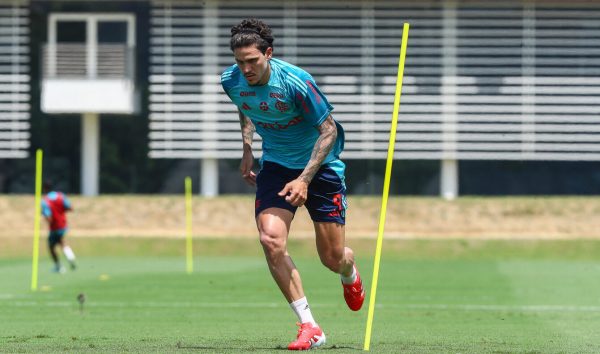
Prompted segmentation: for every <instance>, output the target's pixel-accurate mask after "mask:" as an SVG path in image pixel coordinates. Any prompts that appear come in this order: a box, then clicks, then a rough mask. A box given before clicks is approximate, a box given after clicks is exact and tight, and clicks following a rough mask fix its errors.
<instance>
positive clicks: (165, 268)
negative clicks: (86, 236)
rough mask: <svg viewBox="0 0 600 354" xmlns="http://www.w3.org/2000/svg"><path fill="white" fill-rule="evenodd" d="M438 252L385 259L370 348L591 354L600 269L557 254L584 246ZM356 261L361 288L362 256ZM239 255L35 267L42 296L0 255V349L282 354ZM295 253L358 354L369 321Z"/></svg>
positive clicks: (256, 265) (273, 318) (270, 295)
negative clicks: (192, 267)
mask: <svg viewBox="0 0 600 354" xmlns="http://www.w3.org/2000/svg"><path fill="white" fill-rule="evenodd" d="M145 242H149V241H145ZM440 242H441V243H440V244H436V243H435V242H431V243H425V244H420V245H419V246H418V247H409V246H408V245H404V246H398V249H411V254H409V255H407V254H402V253H395V252H389V253H387V254H386V253H385V250H384V256H383V258H382V264H381V273H380V288H379V291H378V307H377V311H376V313H375V319H374V327H373V338H372V343H371V351H372V352H374V353H399V352H407V353H432V352H435V353H453V352H461V353H492V352H494V353H497V352H500V353H503V352H510V353H531V352H542V353H593V352H600V344H599V343H600V335H599V334H598V333H597V332H598V331H596V330H595V329H597V328H600V313H599V311H598V308H600V299H599V297H598V296H597V294H600V288H599V287H600V286H599V285H598V282H597V279H598V278H599V277H600V262H598V261H596V260H593V259H590V257H589V254H584V256H581V257H579V258H578V256H577V254H576V252H564V249H565V245H567V248H569V247H571V249H579V248H580V247H581V245H572V246H569V244H564V243H562V244H561V247H558V246H556V247H555V246H553V245H541V246H539V247H537V250H536V249H533V250H532V248H531V246H530V245H526V246H524V247H525V249H518V247H517V246H515V245H512V246H511V247H508V246H506V247H504V248H503V247H498V248H497V250H498V251H497V252H495V253H494V252H492V249H493V248H494V247H496V246H498V244H497V243H493V242H492V243H491V244H489V245H486V244H481V243H477V244H476V246H474V247H470V246H469V244H468V243H467V245H466V246H465V244H464V243H462V241H454V242H456V244H454V245H452V244H451V243H448V241H443V242H442V241H440ZM573 242H577V241H573ZM311 246H312V245H306V246H303V247H306V248H307V249H309V248H310V247H311ZM312 247H314V246H312ZM146 249H152V247H149V248H146ZM223 249H226V246H225V245H224V246H223ZM440 249H446V250H452V249H458V250H460V254H453V255H451V256H448V257H444V256H443V254H442V253H440ZM389 250H390V251H391V250H395V248H390V249H389ZM511 250H514V251H511ZM361 251H363V252H362V253H359V254H360V255H361V257H359V258H358V262H359V265H360V267H361V272H362V273H363V274H367V275H366V276H364V278H365V282H366V286H367V287H368V286H369V285H370V284H369V281H370V279H369V278H370V277H369V274H370V272H371V268H370V267H371V266H372V260H371V259H369V258H368V256H366V255H365V254H366V252H365V251H364V250H361ZM248 252H249V251H247V250H246V251H244V252H241V256H235V255H231V254H227V255H226V256H219V254H218V253H217V254H205V255H204V256H202V257H198V263H197V265H198V267H197V268H196V270H197V271H196V272H195V273H193V274H191V275H187V274H185V258H183V257H173V256H156V255H152V254H151V253H150V254H149V255H148V256H146V257H144V256H142V255H140V254H136V255H135V256H131V257H127V256H111V257H98V256H92V255H85V254H83V255H81V256H80V268H79V269H78V270H77V271H75V272H68V273H67V274H64V275H57V274H52V273H50V272H49V269H50V263H49V262H48V260H47V258H43V259H42V260H43V262H42V264H41V268H40V286H43V285H45V286H47V287H48V291H39V292H37V293H31V292H30V291H29V289H28V287H29V277H30V268H29V267H30V262H29V260H27V259H12V260H10V261H6V260H4V259H0V277H1V279H0V280H1V282H0V284H1V285H0V294H2V295H0V317H2V321H0V352H2V351H6V352H32V353H33V352H36V353H37V352H102V353H106V352H138V353H154V352H157V353H158V352H161V353H164V352H180V351H181V352H206V353H239V352H253V353H255V352H259V353H262V352H264V353H272V352H280V351H281V350H283V348H284V347H285V345H286V344H287V343H288V342H289V341H290V340H291V339H292V338H293V337H294V335H295V326H294V322H295V321H296V319H295V316H293V314H292V313H291V311H290V310H289V308H288V306H287V304H286V303H285V300H284V299H283V297H282V296H281V294H279V292H278V290H277V288H276V286H275V284H274V283H273V281H272V279H271V277H270V274H269V272H268V269H267V268H266V265H265V263H264V260H263V259H262V257H260V254H259V256H250V255H248ZM300 253H301V254H300V256H299V257H296V258H295V261H296V264H297V265H298V267H299V269H300V270H301V272H302V275H303V282H304V285H305V288H306V292H307V296H308V298H309V301H310V303H311V306H312V307H313V313H314V315H315V318H316V319H317V321H319V323H320V324H321V325H322V327H323V328H324V330H325V331H326V334H327V336H328V344H327V346H326V349H329V350H334V352H335V353H356V352H358V351H359V350H360V349H361V348H362V340H363V334H364V324H365V319H366V312H365V311H360V312H358V313H354V312H351V311H349V310H348V309H347V308H346V305H345V303H344V302H343V299H342V296H341V287H340V285H339V279H338V278H337V277H336V276H335V275H334V274H332V273H330V272H329V271H327V270H326V269H325V268H324V267H323V266H322V265H321V264H320V263H319V261H318V260H317V259H316V256H313V257H309V256H308V253H307V254H303V253H302V252H300ZM102 275H108V278H106V277H104V280H101V278H100V277H101V276H102ZM563 285H564V286H563ZM81 292H83V293H85V294H86V296H87V299H88V300H87V302H86V304H85V305H84V309H83V312H82V313H80V311H79V305H78V303H77V301H76V296H77V294H79V293H81ZM594 294H596V295H594ZM16 304H22V305H17V306H15V305H16Z"/></svg>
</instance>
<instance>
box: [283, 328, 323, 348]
mask: <svg viewBox="0 0 600 354" xmlns="http://www.w3.org/2000/svg"><path fill="white" fill-rule="evenodd" d="M296 324H297V325H298V326H299V327H300V328H299V329H298V336H297V337H296V340H295V341H293V342H291V343H290V344H288V349H289V350H308V349H310V348H316V347H320V346H321V345H323V344H325V333H323V331H322V330H321V328H319V326H313V325H312V324H311V323H310V322H307V323H303V324H300V323H296Z"/></svg>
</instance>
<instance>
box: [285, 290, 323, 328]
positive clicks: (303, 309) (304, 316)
mask: <svg viewBox="0 0 600 354" xmlns="http://www.w3.org/2000/svg"><path fill="white" fill-rule="evenodd" d="M290 307H291V308H292V310H294V312H295V313H296V316H298V321H300V323H306V322H310V323H312V325H313V326H316V325H317V323H316V322H315V319H314V318H313V315H312V312H310V307H309V306H308V301H307V300H306V296H305V297H303V298H301V299H298V300H296V301H294V302H292V303H290Z"/></svg>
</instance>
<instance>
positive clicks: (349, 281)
mask: <svg viewBox="0 0 600 354" xmlns="http://www.w3.org/2000/svg"><path fill="white" fill-rule="evenodd" d="M340 278H342V283H344V284H352V283H354V282H355V281H356V268H354V266H352V274H350V275H349V276H347V277H345V276H343V275H341V274H340Z"/></svg>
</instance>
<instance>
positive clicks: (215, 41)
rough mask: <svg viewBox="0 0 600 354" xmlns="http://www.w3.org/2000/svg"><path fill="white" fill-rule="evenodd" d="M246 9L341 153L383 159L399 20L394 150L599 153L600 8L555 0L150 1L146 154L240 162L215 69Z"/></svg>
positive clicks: (234, 126) (562, 156)
mask: <svg viewBox="0 0 600 354" xmlns="http://www.w3.org/2000/svg"><path fill="white" fill-rule="evenodd" d="M246 17H258V18H262V19H264V20H265V21H266V22H267V23H269V24H271V26H272V27H273V30H274V34H275V37H276V40H275V56H276V57H280V58H282V59H284V60H289V61H290V62H292V63H294V64H297V65H299V66H301V67H303V68H305V69H306V70H307V71H309V72H310V73H311V74H312V75H313V76H314V77H315V79H316V80H317V83H318V84H319V85H320V87H321V88H322V90H323V91H324V92H325V94H326V95H327V97H328V98H329V100H330V101H331V103H332V104H333V105H334V106H335V110H334V113H333V115H334V117H335V118H336V119H337V120H339V121H340V122H341V123H342V124H343V125H344V127H345V129H346V138H347V143H346V149H345V152H344V154H343V157H344V158H346V159H383V158H385V157H386V152H387V141H388V131H389V124H390V123H389V122H390V119H391V114H392V104H393V95H394V88H395V78H396V69H397V61H398V54H399V46H400V38H401V36H402V24H403V22H410V24H411V33H410V37H409V45H408V53H407V62H406V71H405V81H404V87H403V96H402V107H401V109H400V117H399V124H398V137H397V145H396V151H397V153H396V155H395V157H396V158H402V159H440V160H443V159H503V160H600V149H599V148H598V147H599V146H600V129H599V128H598V126H599V124H598V123H600V79H599V78H600V49H599V48H600V47H598V45H597V44H598V38H600V3H597V2H564V3H557V2H555V1H549V2H547V3H546V2H543V1H536V2H523V1H503V2H493V3H490V2H489V1H469V2H452V1H442V2H440V1H397V0H376V1H366V0H365V1H344V2H341V1H302V2H301V1H285V2H278V1H267V0H264V1H251V2H246V1H207V2H206V6H202V5H201V4H199V3H195V2H179V1H173V2H171V1H167V0H165V1H153V2H152V10H151V21H150V23H151V28H150V31H151V39H150V40H151V46H150V54H151V57H150V62H151V67H150V88H149V89H150V93H151V94H150V97H149V101H150V107H149V108H150V122H151V123H150V131H151V132H150V156H151V157H157V158H177V157H186V158H191V157H194V158H237V157H239V156H240V150H239V149H240V146H241V143H240V133H239V125H238V123H237V120H238V118H237V112H236V110H235V107H234V106H233V105H232V104H231V103H230V101H229V99H228V98H227V96H226V95H225V94H224V93H223V92H222V90H221V88H220V83H219V73H220V72H221V71H222V70H223V69H224V68H225V67H227V66H229V65H231V64H232V63H233V58H232V55H231V52H230V50H229V47H228V43H229V28H230V27H231V26H232V25H234V24H236V23H237V22H239V21H240V19H242V18H246ZM255 149H256V150H257V151H258V152H259V151H260V144H259V142H257V144H256V145H255ZM259 153H260V152H259Z"/></svg>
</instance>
